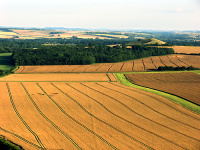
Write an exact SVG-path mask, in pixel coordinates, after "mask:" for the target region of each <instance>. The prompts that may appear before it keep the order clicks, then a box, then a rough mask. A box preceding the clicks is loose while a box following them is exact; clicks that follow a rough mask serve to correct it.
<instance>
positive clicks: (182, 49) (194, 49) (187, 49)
mask: <svg viewBox="0 0 200 150" xmlns="http://www.w3.org/2000/svg"><path fill="white" fill-rule="evenodd" d="M172 48H173V49H174V51H175V53H186V54H191V53H195V54H199V53H200V46H173V47H172Z"/></svg>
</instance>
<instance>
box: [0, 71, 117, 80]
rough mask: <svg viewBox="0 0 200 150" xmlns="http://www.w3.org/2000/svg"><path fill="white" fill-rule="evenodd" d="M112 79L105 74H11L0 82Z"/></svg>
mask: <svg viewBox="0 0 200 150" xmlns="http://www.w3.org/2000/svg"><path fill="white" fill-rule="evenodd" d="M110 76H111V78H112V79H113V77H112V75H111V74H106V73H95V74H92V73H84V74H80V73H76V74H74V73H71V74H63V73H62V74H58V73H56V74H55V73H54V74H11V75H9V76H6V77H3V78H0V82H25V81H30V82H39V81H49V82H55V81H62V82H63V81H65V82H67V81H74V82H75V81H76V82H77V81H86V82H87V81H113V80H111V79H110Z"/></svg>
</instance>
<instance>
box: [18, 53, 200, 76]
mask: <svg viewBox="0 0 200 150" xmlns="http://www.w3.org/2000/svg"><path fill="white" fill-rule="evenodd" d="M165 65H166V66H173V67H177V66H180V67H182V66H185V67H188V66H193V67H196V68H200V56H196V55H180V54H174V55H168V56H153V57H149V58H143V59H138V60H134V61H127V62H121V63H102V64H93V65H49V66H20V67H19V69H18V70H17V71H16V72H15V73H59V72H62V73H66V72H76V73H79V72H131V71H149V70H153V69H157V68H158V67H159V66H165Z"/></svg>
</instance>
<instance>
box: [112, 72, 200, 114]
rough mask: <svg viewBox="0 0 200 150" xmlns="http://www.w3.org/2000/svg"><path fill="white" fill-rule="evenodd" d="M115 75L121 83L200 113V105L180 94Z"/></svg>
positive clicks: (118, 74)
mask: <svg viewBox="0 0 200 150" xmlns="http://www.w3.org/2000/svg"><path fill="white" fill-rule="evenodd" d="M115 76H116V77H117V79H118V80H119V82H120V83H122V84H124V85H126V86H129V87H133V88H137V89H140V90H144V91H147V92H151V93H154V94H157V95H160V96H163V97H165V98H167V99H169V100H171V101H174V102H176V103H178V104H180V105H182V106H183V107H185V108H188V109H190V110H192V111H194V112H196V113H198V114H200V106H198V105H196V104H194V103H191V102H189V101H187V100H185V99H182V98H180V97H178V96H174V95H171V94H168V93H165V92H161V91H158V90H154V89H150V88H146V87H142V86H139V85H136V84H133V83H131V82H129V81H128V80H127V79H126V77H125V76H124V74H121V73H116V74H115Z"/></svg>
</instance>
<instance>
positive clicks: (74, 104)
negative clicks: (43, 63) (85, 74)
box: [0, 74, 200, 149]
mask: <svg viewBox="0 0 200 150" xmlns="http://www.w3.org/2000/svg"><path fill="white" fill-rule="evenodd" d="M108 75H110V74H108ZM110 78H111V77H110ZM0 94H1V95H3V96H2V98H1V99H0V103H1V108H2V109H1V114H2V117H0V123H1V125H0V134H1V135H4V136H6V137H7V138H8V139H11V140H12V141H13V142H15V143H17V144H20V145H21V146H22V147H24V148H25V149H38V148H46V149H165V148H166V147H167V148H168V149H199V146H200V128H199V124H200V116H199V115H197V114H195V113H193V112H191V111H188V110H186V109H185V108H183V107H181V106H179V105H177V104H175V103H173V102H171V101H169V100H167V99H165V98H163V97H160V96H157V95H154V94H151V93H148V92H144V91H141V90H138V89H134V88H130V87H126V86H124V85H121V84H120V83H118V82H82V83H72V82H53V83H51V82H1V83H0Z"/></svg>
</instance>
